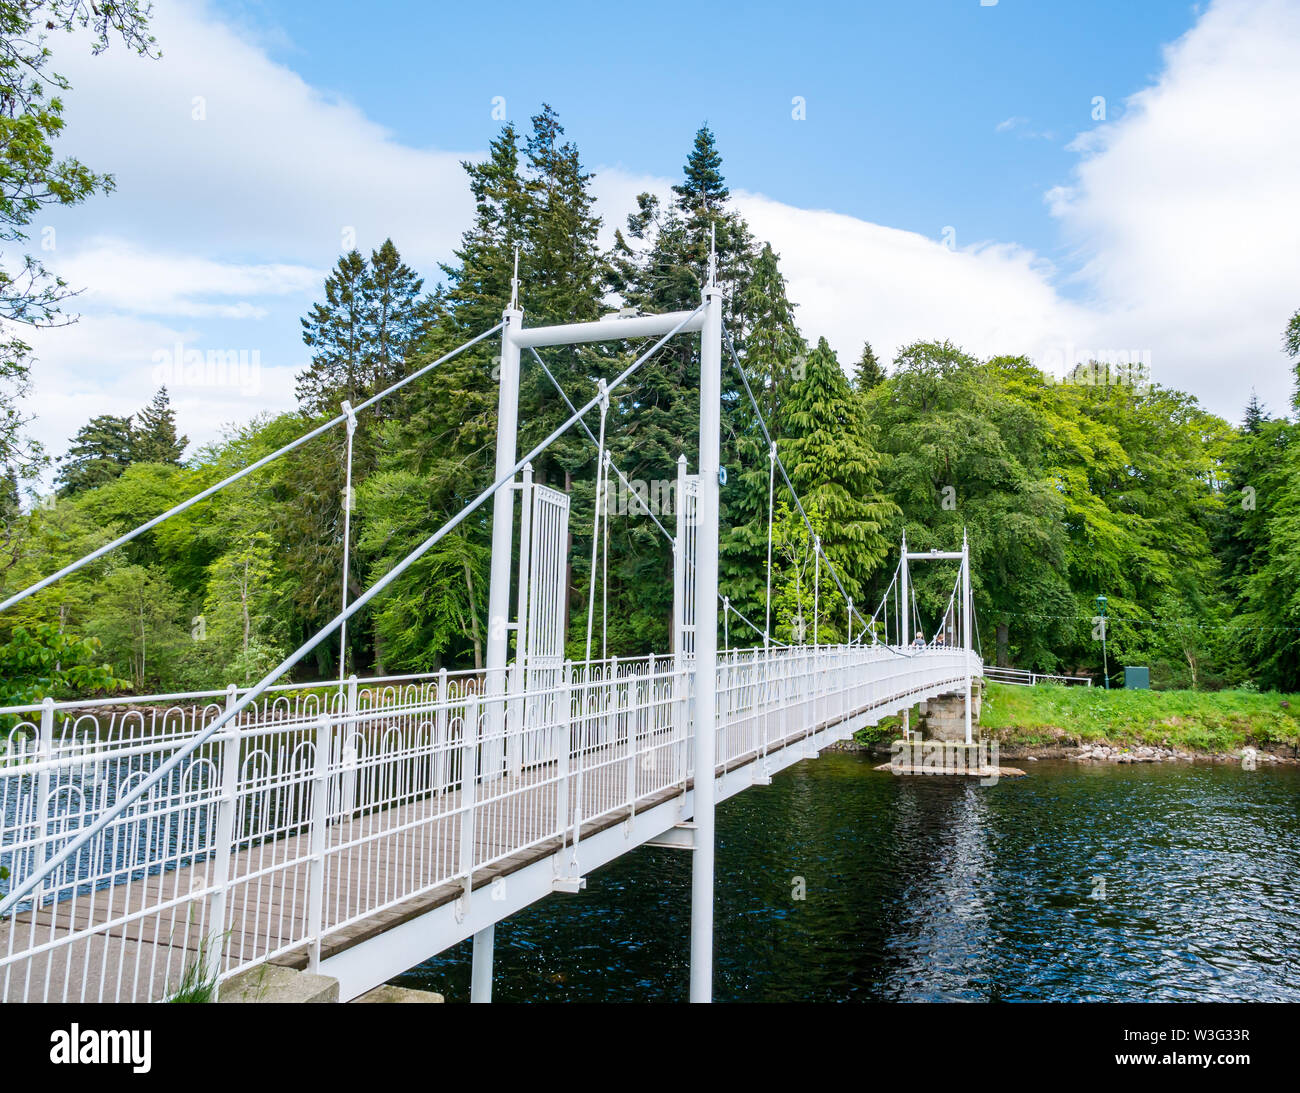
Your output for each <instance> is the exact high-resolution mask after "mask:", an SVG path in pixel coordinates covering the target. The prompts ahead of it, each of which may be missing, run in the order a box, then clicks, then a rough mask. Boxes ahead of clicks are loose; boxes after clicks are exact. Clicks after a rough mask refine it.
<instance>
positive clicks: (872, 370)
mask: <svg viewBox="0 0 1300 1093" xmlns="http://www.w3.org/2000/svg"><path fill="white" fill-rule="evenodd" d="M884 379H885V370H884V368H882V367H881V364H880V361H878V360H877V359H876V351H875V350H874V349H872V348H871V343H870V342H867V343H866V344H865V345H864V346H863V347H862V356H861V357H859V358H858V363H857V366H856V367H855V368H854V370H853V389H854V390H855V391H858V392H865V391H870V390H872V389H873V388H875V387H879V386H880V384H881V383H882V382H884Z"/></svg>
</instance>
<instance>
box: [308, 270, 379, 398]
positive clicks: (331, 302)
mask: <svg viewBox="0 0 1300 1093" xmlns="http://www.w3.org/2000/svg"><path fill="white" fill-rule="evenodd" d="M366 274H367V269H366V260H365V258H363V257H362V255H361V252H360V251H359V250H356V249H353V250H351V251H349V252H348V253H347V254H345V255H343V257H341V258H340V259H339V260H338V263H337V264H336V265H335V267H334V270H333V272H332V273H330V275H329V276H328V277H327V278H326V279H325V300H324V302H323V303H318V304H315V305H313V307H312V309H311V311H310V312H309V313H308V314H307V317H306V318H304V319H303V320H302V340H303V341H304V342H305V343H306V345H307V347H308V348H309V349H311V351H312V358H311V364H310V366H308V368H307V369H305V370H304V371H303V372H302V373H301V374H299V376H298V389H297V393H298V404H299V406H300V407H301V408H302V410H303V412H304V413H307V414H320V413H325V412H326V411H330V412H335V413H337V411H338V402H339V400H340V399H344V398H346V399H349V400H351V401H352V402H354V403H355V402H357V401H359V400H358V398H357V396H358V394H359V393H360V392H361V391H362V390H363V382H364V380H363V377H364V375H365V353H366V349H365V337H366V327H367V320H368V318H369V314H368V313H369V311H370V308H369V306H368V301H367V299H366V294H367V286H366V279H367V278H366Z"/></svg>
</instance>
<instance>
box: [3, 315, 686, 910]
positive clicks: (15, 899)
mask: <svg viewBox="0 0 1300 1093" xmlns="http://www.w3.org/2000/svg"><path fill="white" fill-rule="evenodd" d="M704 307H705V305H704V304H700V306H699V307H697V308H696V309H695V310H694V311H692V312H691V313H690V314H689V315H687V316H685V317H684V318H683V319H682V321H681V322H679V323H678V324H677V325H676V326H674V327H673V328H672V329H671V330H670V331H668V333H667V334H665V335H664V336H663V337H662V338H660V339H659V340H658V341H657V342H655V344H654V345H652V346H651V347H650V348H649V349H648V350H646V352H645V353H643V354H642V355H641V356H640V357H638V358H637V359H636V360H635V361H633V362H632V364H630V365H629V366H628V367H627V368H626V369H625V370H624V372H623V373H622V375H620V376H619V377H618V378H617V379H616V380H615V381H614V382H613V383H612V384H611V385H610V386H611V387H613V386H616V385H617V384H620V383H623V382H624V381H625V380H627V378H628V377H629V376H631V375H632V374H633V373H634V372H635V371H636V370H637V369H638V368H640V367H641V365H642V364H644V363H645V362H646V361H647V360H649V359H650V357H652V356H653V355H654V354H655V353H657V352H658V351H659V348H660V347H661V346H662V345H663V344H664V343H665V342H667V341H668V339H669V338H671V337H672V336H673V335H674V334H676V333H678V331H680V330H681V329H682V327H684V326H685V325H686V324H687V323H689V322H690V321H691V320H692V319H694V318H695V316H696V315H698V314H699V313H700V312H701V311H703V310H704ZM600 399H601V396H600V395H599V394H597V395H596V396H595V397H594V398H593V399H592V400H591V401H590V402H588V403H587V404H586V405H584V406H583V407H582V408H581V409H580V410H575V411H574V412H573V414H572V416H571V417H569V419H568V420H567V421H565V422H564V423H563V424H562V425H560V426H558V427H557V428H556V429H555V431H554V432H552V433H551V434H550V436H548V437H547V438H546V439H545V440H543V441H542V442H541V443H540V444H538V445H537V446H536V447H535V448H533V450H532V451H530V452H529V453H528V454H527V455H525V456H524V457H523V458H522V459H520V460H518V461H517V462H516V463H515V465H514V466H513V467H511V468H510V470H508V471H506V472H504V473H503V474H502V475H501V476H500V477H499V478H498V479H497V480H496V481H495V482H493V483H492V484H491V485H490V486H488V487H487V488H486V489H484V490H483V492H482V493H480V494H479V495H478V496H477V497H476V498H474V500H473V501H471V502H470V503H469V504H468V505H466V506H465V507H464V508H463V509H461V510H460V512H458V513H456V515H455V516H453V517H451V518H450V519H449V520H448V521H447V522H446V523H445V524H443V525H442V527H440V528H439V529H438V530H437V531H435V532H434V533H433V534H432V535H430V536H429V537H428V538H427V539H425V540H424V542H422V543H421V544H420V545H419V546H417V547H416V548H415V549H414V550H412V551H411V552H410V553H409V554H407V555H406V557H404V558H403V559H402V560H401V561H400V562H398V563H397V564H396V565H394V566H393V568H392V569H390V570H389V571H388V572H387V573H385V574H384V575H383V576H382V577H380V578H379V580H377V581H376V582H375V583H374V584H372V585H371V586H370V587H369V588H368V589H366V591H365V592H363V593H362V594H361V595H360V596H358V597H357V598H356V599H355V600H353V601H352V603H351V604H350V605H349V606H348V607H347V608H346V609H344V610H343V611H340V612H339V614H337V615H335V616H334V618H333V619H332V620H331V621H329V622H327V623H326V624H325V625H324V626H322V627H321V628H320V629H319V630H317V631H316V633H315V634H313V635H312V636H311V637H310V638H308V639H307V640H306V641H305V642H303V643H302V645H300V646H298V648H297V649H295V650H294V651H293V652H292V653H290V654H289V655H288V656H287V657H285V658H284V660H282V661H281V662H280V663H279V664H277V665H276V666H275V667H274V668H272V669H271V670H270V671H269V672H268V673H267V674H266V675H265V676H263V677H262V679H261V680H259V681H258V682H257V683H256V684H255V685H254V686H253V687H252V688H251V689H250V690H249V691H248V693H247V694H245V695H244V697H243V698H241V699H240V700H239V701H237V702H235V703H234V704H233V705H232V706H230V708H229V709H227V710H226V711H225V712H224V713H222V714H221V716H220V717H218V718H217V719H216V720H215V721H213V722H212V724H210V725H208V726H207V727H206V728H204V729H203V730H202V731H200V732H198V733H196V734H195V735H194V736H193V737H192V738H191V739H190V740H189V741H188V742H187V743H186V744H185V745H184V746H183V747H181V748H179V749H178V750H177V751H175V752H173V753H172V754H171V756H169V757H168V758H167V759H165V760H163V762H162V763H160V764H159V765H158V766H157V767H156V768H155V769H154V771H153V773H152V774H150V775H149V776H148V777H147V778H142V779H141V780H140V781H139V782H137V783H136V784H135V788H134V789H132V790H130V791H129V792H128V793H124V794H122V796H120V797H119V798H118V799H117V800H116V801H114V802H113V805H112V807H111V808H109V809H106V810H105V812H104V813H103V814H102V815H101V816H100V817H99V819H97V820H95V821H94V822H93V823H91V824H90V825H89V826H87V827H86V828H85V829H84V830H83V831H82V832H81V834H79V835H78V836H76V838H73V839H71V840H69V841H68V842H67V843H65V844H64V845H63V847H62V848H61V849H60V850H59V851H58V852H57V853H55V854H53V855H51V856H50V857H49V858H47V859H46V860H45V862H44V864H43V865H42V867H41V868H40V869H37V870H33V871H32V872H31V873H29V874H28V875H27V876H26V877H25V878H24V879H23V881H22V882H21V883H19V884H16V885H14V886H13V887H12V888H11V889H10V890H9V892H8V893H6V895H5V897H4V899H3V900H0V917H3V916H4V915H5V914H6V913H7V912H8V911H10V910H11V909H12V908H13V907H14V906H15V905H16V904H18V903H19V901H21V900H22V899H24V898H26V897H27V896H28V895H30V894H31V892H32V891H33V889H35V887H36V886H37V885H38V884H40V883H41V881H42V880H44V879H45V878H46V877H47V876H49V875H50V874H51V873H52V872H54V870H56V869H58V868H59V867H60V866H61V865H62V864H63V863H64V862H66V861H67V860H68V859H69V858H71V857H73V856H74V855H75V854H77V853H78V852H79V851H80V850H81V848H82V847H83V846H85V845H86V844H87V843H89V842H90V841H91V840H92V839H93V838H94V837H95V836H96V835H98V834H99V832H100V831H102V830H103V829H104V828H105V827H107V826H108V823H109V821H111V820H112V819H113V817H115V816H119V815H121V814H122V813H123V812H125V811H126V810H127V809H129V808H130V807H131V806H132V805H133V804H135V802H136V801H138V800H140V798H141V797H143V796H145V795H146V794H147V793H149V792H151V791H152V790H153V788H154V787H155V786H157V785H158V784H159V783H161V782H162V780H163V779H164V778H166V777H167V775H168V774H170V773H171V772H172V771H173V770H175V769H176V768H177V767H178V766H180V764H181V763H182V762H184V760H185V759H186V758H187V757H188V756H189V755H191V754H193V753H194V752H195V751H197V750H198V749H199V748H200V747H202V746H203V745H204V744H205V743H206V742H207V741H208V740H210V739H211V738H212V737H213V736H214V735H216V733H217V732H219V731H220V730H221V729H222V728H224V727H225V726H226V725H227V724H228V723H229V722H231V721H232V720H236V719H237V718H238V717H239V715H240V714H241V713H242V712H243V711H244V710H245V709H247V708H248V707H249V706H250V705H251V704H252V703H253V702H255V701H256V700H257V699H258V698H259V697H260V696H261V694H262V692H263V691H265V690H266V688H267V687H269V686H271V684H273V683H274V682H275V681H276V680H277V679H279V678H280V677H281V676H283V675H284V674H285V673H286V672H287V671H289V669H291V668H292V667H293V666H294V665H296V664H297V663H298V662H299V661H300V660H302V659H303V657H305V656H306V655H307V654H308V653H310V652H311V651H312V650H313V649H315V648H316V646H318V645H319V644H320V643H321V642H322V641H324V640H325V638H327V637H328V636H329V635H330V634H332V633H333V632H334V631H335V630H337V629H338V628H339V626H341V625H342V623H343V622H344V621H345V620H346V619H349V618H351V617H352V616H353V615H355V614H356V613H357V612H358V611H360V610H361V608H363V607H365V606H366V604H368V603H369V602H370V601H371V600H373V599H374V598H375V597H376V596H378V595H379V593H380V592H382V591H383V590H384V589H385V588H387V587H388V586H389V585H390V584H392V583H393V582H394V581H395V580H397V578H398V577H400V576H401V575H402V574H403V573H405V572H406V570H407V569H409V568H410V567H411V566H412V565H414V564H415V562H416V561H418V560H419V559H420V558H421V557H423V556H424V555H425V554H426V553H428V551H429V550H431V549H432V548H433V547H434V546H435V545H436V544H437V543H438V542H439V541H441V540H442V539H443V538H445V537H446V536H447V535H448V534H450V533H451V532H452V531H454V530H455V529H456V528H457V527H459V526H460V524H461V523H463V522H464V521H465V520H466V519H467V518H468V517H469V516H470V515H471V514H472V513H474V512H476V511H477V510H478V509H479V508H481V507H482V506H483V504H484V503H485V502H486V501H487V500H488V499H489V498H491V497H492V496H493V495H494V494H495V493H496V492H497V490H499V489H501V488H502V487H503V486H506V485H509V484H510V483H511V482H513V481H514V478H515V475H517V474H518V473H519V472H520V471H521V470H522V469H523V468H524V466H525V465H526V464H528V463H531V462H532V461H533V460H534V459H536V458H537V456H538V455H540V454H541V453H542V452H544V451H545V450H546V449H547V448H549V447H550V446H551V445H552V444H553V443H554V442H555V441H556V440H557V439H559V438H560V437H561V436H563V435H564V434H565V433H566V432H568V431H569V429H570V428H572V427H573V425H574V423H575V422H576V421H578V420H579V419H580V418H581V417H582V416H583V415H584V414H586V413H588V412H589V411H590V410H591V409H592V407H594V406H595V405H596V404H597V403H599V402H600Z"/></svg>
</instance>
